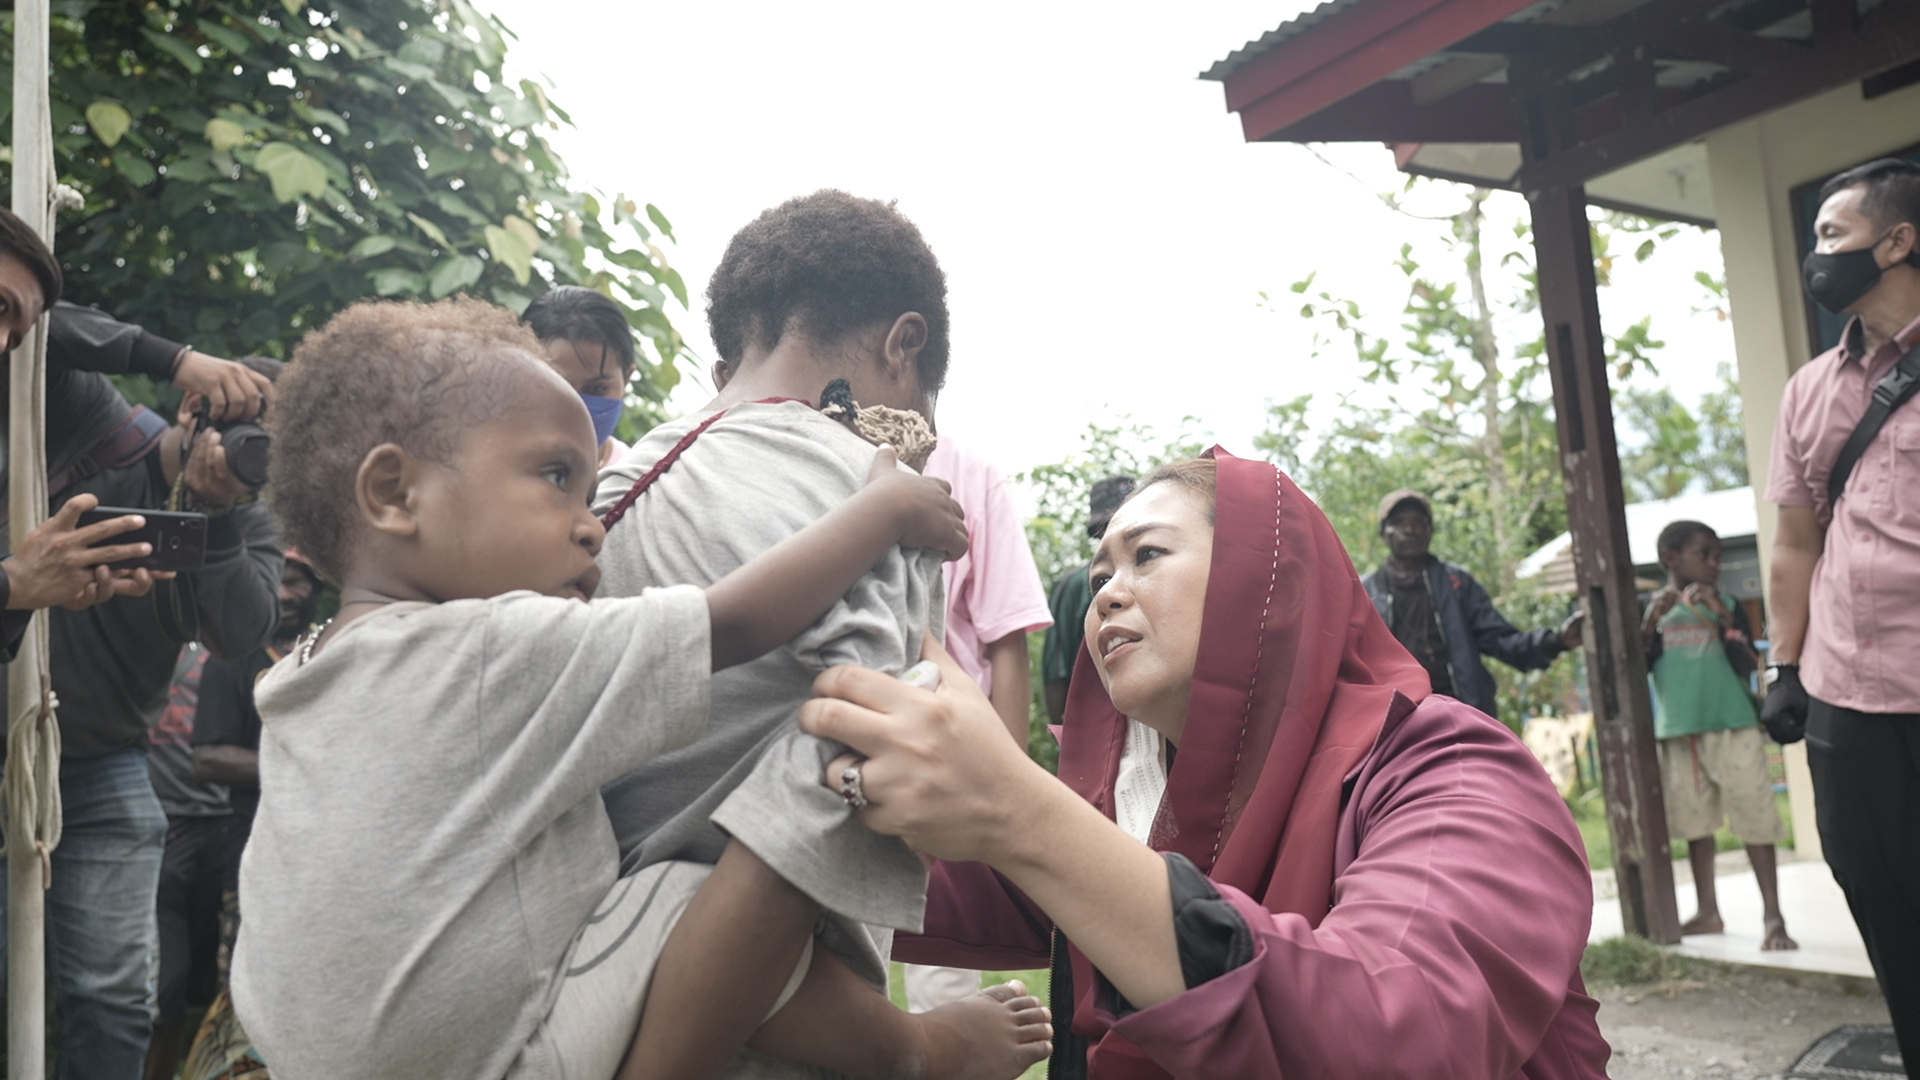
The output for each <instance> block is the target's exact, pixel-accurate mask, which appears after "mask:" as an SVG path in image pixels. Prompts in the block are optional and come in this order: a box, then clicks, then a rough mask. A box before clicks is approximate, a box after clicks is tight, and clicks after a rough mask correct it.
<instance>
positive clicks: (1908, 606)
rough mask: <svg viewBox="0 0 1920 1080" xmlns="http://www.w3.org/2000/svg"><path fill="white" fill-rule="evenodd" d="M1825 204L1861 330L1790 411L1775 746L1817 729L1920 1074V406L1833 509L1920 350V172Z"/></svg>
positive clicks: (1880, 969)
mask: <svg viewBox="0 0 1920 1080" xmlns="http://www.w3.org/2000/svg"><path fill="white" fill-rule="evenodd" d="M1821 194H1822V197H1823V201H1822V203H1821V206H1820V213H1819V216H1818V217H1817V218H1816V219H1815V222H1814V233H1815V239H1816V246H1815V248H1814V251H1813V253H1812V254H1810V255H1808V257H1807V260H1806V265H1805V268H1804V274H1803V276H1804V278H1805V284H1806V287H1807V290H1808V293H1809V294H1810V295H1811V296H1812V297H1813V299H1814V300H1816V301H1817V302H1819V303H1820V304H1821V306H1823V307H1825V308H1827V309H1828V310H1829V311H1833V312H1836V313H1839V312H1845V313H1847V314H1850V315H1852V316H1853V318H1852V319H1851V320H1850V321H1849V322H1848V323H1847V327H1846V331H1845V333H1844V334H1843V335H1842V337H1841V340H1840V344H1839V345H1837V346H1835V347H1834V348H1832V349H1829V350H1827V351H1826V352H1825V353H1822V354H1821V355H1820V356H1818V357H1816V358H1815V359H1814V360H1813V361H1812V362H1811V363H1809V364H1807V366H1806V367H1804V368H1802V369H1800V371H1799V372H1797V373H1795V375H1794V376H1793V378H1792V380H1790V381H1789V382H1788V383H1787V390H1786V395H1785V396H1784V398H1783V399H1782V400H1781V403H1780V417H1779V421H1778V426H1777V428H1776V429H1775V433H1774V440H1773V461H1772V466H1771V468H1770V470H1769V474H1768V478H1767V499H1768V501H1770V502H1773V503H1776V504H1778V505H1779V507H1780V517H1779V527H1778V530H1777V532H1776V533H1775V536H1774V545H1773V566H1772V574H1771V577H1772V580H1771V588H1770V590H1769V595H1768V600H1769V602H1770V604H1771V607H1772V609H1773V619H1772V623H1773V625H1772V627H1771V628H1770V636H1771V638H1772V643H1773V649H1772V653H1773V655H1772V659H1773V661H1774V663H1773V665H1772V668H1771V670H1770V673H1769V675H1770V683H1771V689H1770V690H1769V691H1768V695H1767V704H1766V708H1765V710H1764V712H1763V714H1762V716H1763V719H1765V720H1766V722H1767V725H1768V728H1769V729H1770V730H1772V731H1773V732H1774V733H1775V735H1776V737H1784V738H1787V739H1792V738H1794V737H1795V736H1794V729H1795V728H1796V727H1797V726H1798V725H1799V724H1801V723H1804V725H1805V731H1806V738H1807V762H1808V765H1809V767H1810V769H1811V771H1812V773H1813V789H1814V797H1815V800H1816V803H1817V805H1818V807H1819V813H1818V817H1819V828H1820V842H1821V845H1822V846H1823V847H1824V848H1825V850H1826V856H1827V862H1828V864H1829V865H1830V866H1832V868H1833V876H1834V880H1836V881H1838V882H1839V883H1840V887H1841V888H1842V889H1843V890H1845V892H1846V895H1847V904H1848V906H1849V907H1850V908H1852V910H1853V917H1854V921H1855V922H1856V923H1858V924H1859V927H1860V936H1861V937H1862V938H1863V939H1864V940H1865V942H1866V946H1867V954H1868V956H1870V957H1871V958H1872V960H1873V969H1874V974H1875V975H1876V976H1878V977H1879V980H1880V988H1881V990H1882V991H1883V992H1884V993H1885V994H1886V998H1887V1008H1888V1010H1889V1011H1890V1012H1891V1013H1892V1014H1893V1024H1894V1031H1895V1034H1896V1035H1897V1037H1898V1039H1899V1042H1900V1049H1901V1053H1902V1055H1903V1056H1904V1057H1905V1058H1906V1061H1907V1062H1908V1070H1909V1074H1910V1075H1920V1072H1915V1068H1916V1066H1917V1065H1920V662H1917V661H1920V403H1911V402H1910V403H1907V404H1905V405H1904V406H1901V407H1897V408H1895V409H1894V410H1893V411H1892V413H1891V414H1889V415H1888V416H1887V417H1886V421H1885V424H1884V426H1883V427H1882V428H1881V429H1880V431H1879V433H1878V434H1877V435H1876V436H1875V437H1874V438H1873V440H1872V441H1871V442H1870V443H1868V444H1867V446H1866V449H1865V451H1864V452H1863V453H1861V455H1860V457H1859V461H1858V464H1857V465H1856V466H1855V467H1854V468H1853V470H1852V473H1851V475H1850V476H1848V477H1846V478H1845V486H1844V488H1843V489H1842V493H1841V495H1840V497H1839V498H1838V500H1837V501H1834V500H1830V499H1829V497H1828V481H1829V478H1830V477H1831V476H1832V474H1833V472H1834V463H1835V460H1836V459H1837V458H1838V457H1839V455H1840V451H1841V447H1842V446H1844V445H1845V444H1846V443H1847V441H1848V438H1849V436H1850V435H1851V434H1852V433H1853V431H1854V428H1855V427H1856V426H1858V424H1859V423H1860V418H1861V416H1862V414H1864V413H1865V412H1866V410H1867V408H1868V405H1869V403H1870V401H1871V400H1872V398H1873V393H1874V386H1875V384H1876V383H1878V382H1879V381H1880V380H1881V379H1882V378H1883V377H1884V376H1886V375H1887V373H1888V372H1889V371H1891V370H1893V368H1894V366H1895V364H1896V363H1898V362H1899V361H1900V358H1901V357H1902V355H1903V354H1905V353H1906V352H1907V350H1908V349H1910V348H1913V347H1915V346H1916V345H1920V250H1917V249H1920V236H1917V235H1916V234H1917V233H1920V166H1915V165H1914V164H1912V163H1910V162H1904V161H1894V160H1882V161H1875V162H1870V163H1868V164H1866V165H1862V166H1859V167H1857V168H1854V169H1850V170H1848V171H1847V172H1844V173H1841V174H1840V175H1839V176H1836V177H1834V178H1833V179H1832V180H1829V181H1828V182H1827V184H1826V186H1825V187H1824V188H1823V189H1822V192H1821Z"/></svg>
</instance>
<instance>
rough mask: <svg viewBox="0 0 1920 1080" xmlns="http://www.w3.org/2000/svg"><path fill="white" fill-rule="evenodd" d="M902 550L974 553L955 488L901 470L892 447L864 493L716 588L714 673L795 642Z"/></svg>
mask: <svg viewBox="0 0 1920 1080" xmlns="http://www.w3.org/2000/svg"><path fill="white" fill-rule="evenodd" d="M896 544H899V545H902V546H905V547H925V548H937V549H939V550H941V551H944V552H946V553H947V554H948V556H949V557H953V558H958V557H959V556H960V555H961V554H963V553H965V551H966V550H967V530H966V523H965V521H964V520H963V519H962V517H961V512H960V507H959V504H957V503H955V502H954V501H953V499H952V498H951V497H950V496H948V494H947V485H946V484H945V483H943V482H941V481H938V480H929V479H926V478H924V477H921V476H917V475H914V474H912V473H909V472H903V471H901V470H900V469H899V468H898V467H897V466H896V465H895V463H894V454H893V451H892V450H891V449H888V448H884V447H883V448H882V449H881V450H880V451H879V452H878V453H877V454H875V456H874V464H873V469H872V470H871V471H870V472H869V473H868V477H867V484H866V486H865V487H863V488H861V489H860V491H858V492H857V493H855V494H854V495H853V496H852V497H851V498H849V499H848V500H847V501H846V502H844V503H841V504H840V505H839V506H837V507H835V508H834V509H832V510H830V511H828V512H827V514H826V515H825V516H823V517H821V518H820V519H819V520H817V521H815V522H813V523H812V524H811V525H808V526H807V527H806V528H804V529H802V530H800V531H799V532H797V533H794V534H793V535H792V536H789V537H787V538H786V539H785V540H782V541H781V542H780V543H778V544H776V545H774V546H773V547H772V548H771V549H770V550H768V551H767V552H766V553H765V554H762V555H761V556H759V557H758V558H756V559H754V560H753V561H751V562H749V563H747V564H746V565H745V566H742V567H740V568H739V569H738V570H735V571H733V572H732V573H730V574H728V575H727V576H726V577H723V578H721V579H720V580H719V581H717V582H715V583H713V584H712V585H711V586H708V588H707V608H708V610H709V612H710V613H711V618H712V620H713V670H715V671H718V670H720V669H721V668H726V667H732V666H733V665H735V664H742V663H746V662H747V661H749V660H754V659H757V658H758V657H760V656H763V655H765V654H766V653H768V652H770V651H772V650H773V649H776V648H778V647H779V646H781V645H783V644H785V643H786V642H788V641H790V640H792V638H793V637H794V636H795V635H797V634H799V633H800V632H801V631H802V630H805V629H806V628H807V627H808V626H810V625H812V624H813V622H814V621H815V620H817V619H818V618H820V616H821V615H822V614H824V613H825V612H826V611H827V610H828V609H829V608H831V607H832V606H833V605H834V603H835V602H836V601H838V600H839V599H840V598H841V597H842V596H844V595H845V594H846V592H847V590H848V589H851V588H852V587H853V585H854V583H855V582H856V581H859V580H860V578H861V577H862V576H863V575H864V574H866V573H867V572H868V571H869V570H871V569H873V566H874V564H875V563H877V562H879V561H880V558H881V556H883V555H885V554H886V553H887V551H888V550H889V549H891V548H892V547H893V546H894V545H896Z"/></svg>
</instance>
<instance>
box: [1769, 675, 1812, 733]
mask: <svg viewBox="0 0 1920 1080" xmlns="http://www.w3.org/2000/svg"><path fill="white" fill-rule="evenodd" d="M1760 723H1761V724H1763V725H1764V726H1765V727H1766V729H1767V734H1768V735H1770V736H1772V737H1773V741H1774V742H1777V743H1779V744H1780V745H1781V746H1786V745H1788V744H1789V743H1797V742H1799V741H1800V740H1801V739H1804V738H1806V737H1807V688H1806V687H1804V686H1801V685H1800V665H1799V664H1775V665H1774V666H1773V685H1772V686H1771V687H1769V688H1768V689H1767V700H1766V704H1764V705H1761V706H1760Z"/></svg>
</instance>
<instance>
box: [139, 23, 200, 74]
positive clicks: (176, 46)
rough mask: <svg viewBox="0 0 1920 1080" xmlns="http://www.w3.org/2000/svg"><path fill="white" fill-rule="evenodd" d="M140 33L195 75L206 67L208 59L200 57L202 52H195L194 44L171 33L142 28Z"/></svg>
mask: <svg viewBox="0 0 1920 1080" xmlns="http://www.w3.org/2000/svg"><path fill="white" fill-rule="evenodd" d="M140 33H141V35H142V36H144V37H145V38H146V39H147V40H148V41H151V42H153V45H154V48H157V49H159V50H160V51H161V52H163V53H166V54H167V55H168V56H171V57H173V58H174V59H175V60H176V61H178V62H179V64H180V66H181V67H183V68H186V69H187V70H188V71H190V72H192V73H194V74H195V75H198V74H200V72H201V71H202V70H204V69H205V68H206V66H207V65H206V61H204V60H202V59H200V54H199V53H197V52H194V51H193V46H191V45H189V44H187V43H186V42H185V41H182V40H181V39H179V38H177V37H174V36H173V35H171V34H161V33H156V32H154V31H152V30H142V31H140Z"/></svg>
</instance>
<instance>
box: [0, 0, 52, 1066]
mask: <svg viewBox="0 0 1920 1080" xmlns="http://www.w3.org/2000/svg"><path fill="white" fill-rule="evenodd" d="M47 76H48V69H47V0H17V2H16V3H15V4H14V13H13V212H14V213H16V214H18V215H20V217H22V218H23V219H25V220H26V222H27V224H28V225H31V226H33V227H34V228H35V229H36V230H37V231H38V232H39V233H40V236H41V238H42V239H45V240H47V241H48V246H49V247H51V246H52V239H53V228H52V224H53V221H52V219H53V211H52V207H51V206H50V204H49V202H48V199H49V196H50V195H51V193H52V191H53V180H52V170H53V160H52V157H53V153H52V151H53V146H52V140H53V131H52V122H51V119H50V114H49V112H48V108H47V93H48V88H47ZM8 369H9V370H8V379H9V395H10V409H9V414H8V418H7V419H8V440H9V446H8V454H7V468H8V480H7V517H8V533H9V536H10V538H11V540H12V542H13V543H16V544H17V543H18V542H19V540H20V538H21V537H24V536H25V535H26V534H27V533H28V532H29V531H31V530H32V529H33V528H34V527H35V526H36V525H38V524H39V523H40V522H41V521H42V520H43V519H44V518H45V517H46V513H47V490H46V484H47V474H46V445H45V437H44V435H43V431H44V429H45V411H46V320H45V319H44V318H43V319H41V321H40V323H39V325H38V326H36V327H35V328H34V330H33V332H32V333H31V334H29V335H28V336H27V338H26V340H25V341H24V342H22V343H21V346H20V347H19V348H18V349H17V350H16V351H15V352H14V355H13V357H12V358H11V360H10V362H9V363H8ZM46 664H47V627H46V617H45V616H44V615H40V616H35V617H34V620H33V624H32V626H31V628H30V629H29V630H28V632H27V636H26V640H25V641H24V642H23V643H22V644H21V647H20V653H19V655H18V656H17V657H16V658H15V659H14V662H13V664H12V667H11V669H10V671H9V673H8V674H9V677H8V679H7V718H8V724H7V745H8V750H9V752H8V755H7V767H6V780H5V783H4V789H5V792H6V799H5V804H6V840H7V1078H8V1080H41V1078H42V1077H44V1076H46V1073H47V1066H46V1060H47V1047H46V1030H47V1028H46V1016H47V988H46V931H45V916H46V892H45V890H46V887H47V884H48V882H47V881H46V875H45V874H44V873H43V872H42V869H41V867H42V859H43V858H44V855H43V852H42V848H41V846H40V845H41V843H42V827H43V823H41V822H40V821H39V820H38V816H39V815H38V814H37V813H36V812H35V811H34V810H33V809H31V808H33V807H34V806H35V805H36V804H38V803H40V802H41V801H42V800H44V799H45V798H47V797H48V796H49V795H50V796H51V797H52V798H54V799H56V800H57V799H58V797H59V795H58V792H57V791H55V792H51V793H48V792H39V793H37V796H38V797H36V793H35V792H34V791H32V790H31V789H32V788H33V787H34V786H36V785H35V779H34V778H35V777H36V776H38V777H39V778H41V779H42V780H44V779H47V778H48V777H49V774H50V773H51V775H52V776H53V777H57V776H58V773H57V772H56V771H53V770H50V769H48V768H47V767H46V766H45V763H44V762H43V761H39V760H32V759H39V758H42V756H43V755H45V754H47V753H49V752H51V753H54V754H56V755H57V754H58V750H57V748H56V747H57V742H56V745H55V746H52V747H50V746H46V745H43V744H42V740H41V739H39V738H38V737H37V736H36V735H35V733H34V732H32V731H31V730H29V731H16V728H17V727H22V726H24V727H28V728H37V727H39V726H40V725H42V724H46V725H49V726H50V725H51V722H52V718H51V717H50V716H45V715H43V705H44V704H45V702H46V700H47V699H46V697H45V696H44V695H45V694H46V692H47V686H46V683H45V681H44V679H45V671H46ZM22 735H24V736H25V738H22V737H20V736H22ZM22 757H26V758H28V759H30V760H25V761H23V760H19V759H20V758H22ZM22 785H25V786H26V787H27V788H28V790H27V791H24V792H23V791H22V790H21V787H22ZM23 810H24V812H23Z"/></svg>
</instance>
